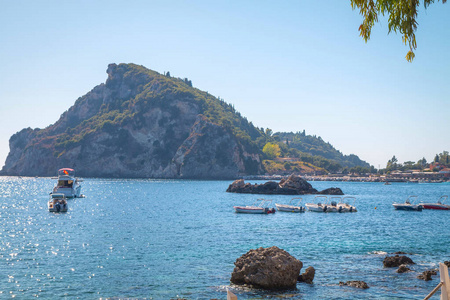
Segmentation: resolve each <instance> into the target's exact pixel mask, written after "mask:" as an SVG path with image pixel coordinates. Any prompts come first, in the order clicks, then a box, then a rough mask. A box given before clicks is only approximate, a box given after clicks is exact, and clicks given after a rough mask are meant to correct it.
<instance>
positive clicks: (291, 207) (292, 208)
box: [275, 197, 305, 213]
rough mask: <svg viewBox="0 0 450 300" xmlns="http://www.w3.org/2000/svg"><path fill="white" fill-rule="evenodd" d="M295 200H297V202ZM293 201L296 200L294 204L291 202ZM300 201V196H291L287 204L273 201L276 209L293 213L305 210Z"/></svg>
mask: <svg viewBox="0 0 450 300" xmlns="http://www.w3.org/2000/svg"><path fill="white" fill-rule="evenodd" d="M296 200H299V201H298V202H297V201H296ZM293 202H294V203H295V202H297V203H296V204H293ZM301 202H302V198H300V197H297V198H292V199H291V201H289V204H279V203H275V207H276V208H277V210H278V211H284V212H294V213H301V212H305V208H304V207H302V206H300V203H301Z"/></svg>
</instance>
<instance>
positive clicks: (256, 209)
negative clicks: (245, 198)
mask: <svg viewBox="0 0 450 300" xmlns="http://www.w3.org/2000/svg"><path fill="white" fill-rule="evenodd" d="M270 203H272V200H265V199H257V200H256V201H255V203H253V204H252V205H249V206H233V208H234V210H235V211H236V212H237V213H243V214H273V213H275V208H269V207H267V206H268V205H269V204H270Z"/></svg>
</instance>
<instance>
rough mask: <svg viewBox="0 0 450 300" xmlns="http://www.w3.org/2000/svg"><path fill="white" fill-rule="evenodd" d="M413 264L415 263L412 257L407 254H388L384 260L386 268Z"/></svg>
mask: <svg viewBox="0 0 450 300" xmlns="http://www.w3.org/2000/svg"><path fill="white" fill-rule="evenodd" d="M409 264H411V265H413V264H415V263H414V262H413V261H412V259H411V258H409V257H407V256H404V255H402V256H399V255H395V256H386V257H385V258H384V260H383V266H384V267H385V268H394V267H400V266H401V265H409Z"/></svg>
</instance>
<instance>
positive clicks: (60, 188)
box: [52, 168, 82, 198]
mask: <svg viewBox="0 0 450 300" xmlns="http://www.w3.org/2000/svg"><path fill="white" fill-rule="evenodd" d="M52 179H58V182H57V183H56V185H55V187H54V188H53V192H52V193H53V194H64V195H65V196H66V198H77V197H81V185H80V184H79V182H82V180H79V179H77V178H75V171H74V170H73V169H70V168H63V169H59V170H58V177H55V178H52Z"/></svg>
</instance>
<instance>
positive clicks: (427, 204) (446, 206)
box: [421, 203, 450, 210]
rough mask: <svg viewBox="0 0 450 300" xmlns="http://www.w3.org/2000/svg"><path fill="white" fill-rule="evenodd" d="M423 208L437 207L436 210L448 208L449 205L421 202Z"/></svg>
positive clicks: (449, 208) (449, 207)
mask: <svg viewBox="0 0 450 300" xmlns="http://www.w3.org/2000/svg"><path fill="white" fill-rule="evenodd" d="M421 205H422V206H423V208H424V209H437V210H450V205H446V204H439V203H423V204H421Z"/></svg>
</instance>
